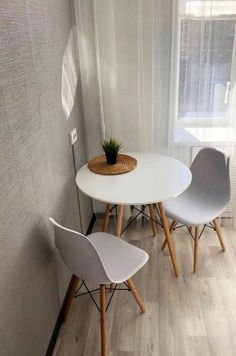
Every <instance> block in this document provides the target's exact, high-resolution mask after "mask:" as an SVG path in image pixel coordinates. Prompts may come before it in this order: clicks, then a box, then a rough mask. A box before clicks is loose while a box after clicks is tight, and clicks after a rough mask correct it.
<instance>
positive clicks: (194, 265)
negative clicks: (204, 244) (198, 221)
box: [193, 226, 199, 273]
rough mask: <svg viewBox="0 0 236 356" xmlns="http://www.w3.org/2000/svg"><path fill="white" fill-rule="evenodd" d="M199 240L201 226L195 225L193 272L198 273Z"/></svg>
mask: <svg viewBox="0 0 236 356" xmlns="http://www.w3.org/2000/svg"><path fill="white" fill-rule="evenodd" d="M198 242H199V226H195V233H194V259H193V273H196V272H197V268H198Z"/></svg>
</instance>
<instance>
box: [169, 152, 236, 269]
mask: <svg viewBox="0 0 236 356" xmlns="http://www.w3.org/2000/svg"><path fill="white" fill-rule="evenodd" d="M191 172H192V182H191V185H190V187H189V188H188V189H187V190H186V191H185V192H184V193H182V194H181V195H179V196H178V197H176V198H173V199H170V200H168V201H167V202H166V203H165V210H166V214H167V216H168V217H169V218H171V219H173V221H172V224H171V226H170V232H171V231H172V230H173V229H174V228H175V227H176V226H177V224H178V223H181V224H183V225H186V226H187V227H188V229H189V232H190V233H191V235H192V227H195V232H194V236H193V235H192V237H193V238H194V263H193V272H194V273H195V272H196V271H197V264H198V242H199V238H200V237H201V235H202V232H203V230H204V228H205V227H206V226H208V227H212V228H213V229H214V230H215V231H216V233H217V236H218V239H219V241H220V244H221V247H222V250H223V251H225V246H224V242H223V239H222V235H221V231H220V226H219V223H218V221H217V217H219V216H220V215H221V214H222V213H223V212H224V210H225V208H226V206H227V204H228V203H229V200H230V175H229V157H227V156H226V155H225V154H224V153H223V152H221V151H219V150H217V149H215V148H209V147H206V148H203V149H201V150H200V151H199V153H198V154H197V156H196V157H195V159H194V161H193V163H192V165H191ZM200 225H204V226H203V229H202V231H201V232H200V230H199V226H200ZM165 245H166V241H164V244H163V246H162V249H164V247H165Z"/></svg>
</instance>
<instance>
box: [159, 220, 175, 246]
mask: <svg viewBox="0 0 236 356" xmlns="http://www.w3.org/2000/svg"><path fill="white" fill-rule="evenodd" d="M176 224H177V222H176V221H175V220H173V221H172V223H171V225H170V228H169V231H170V234H171V233H172V231H173V229H174V227H175V225H176ZM166 243H167V241H166V239H165V241H164V242H163V245H162V247H161V249H162V250H164V248H165V247H166Z"/></svg>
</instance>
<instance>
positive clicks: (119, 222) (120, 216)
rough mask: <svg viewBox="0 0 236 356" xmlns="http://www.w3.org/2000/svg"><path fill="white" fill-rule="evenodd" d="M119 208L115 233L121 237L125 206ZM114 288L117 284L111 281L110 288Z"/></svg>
mask: <svg viewBox="0 0 236 356" xmlns="http://www.w3.org/2000/svg"><path fill="white" fill-rule="evenodd" d="M117 209H118V216H117V222H116V229H115V235H116V236H117V237H120V235H121V230H122V221H123V212H124V206H123V205H118V207H117ZM114 288H115V284H113V283H111V284H110V290H111V291H112V290H113V289H114Z"/></svg>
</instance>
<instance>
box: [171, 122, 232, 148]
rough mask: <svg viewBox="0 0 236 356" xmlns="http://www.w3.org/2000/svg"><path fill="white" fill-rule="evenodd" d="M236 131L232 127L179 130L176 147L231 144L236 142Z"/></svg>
mask: <svg viewBox="0 0 236 356" xmlns="http://www.w3.org/2000/svg"><path fill="white" fill-rule="evenodd" d="M235 138H236V130H235V129H234V128H232V127H201V128H179V129H176V130H175V136H174V144H175V145H181V146H182V145H184V146H185V145H186V146H191V145H197V144H201V145H210V144H214V143H217V144H222V145H224V144H228V145H229V144H231V143H234V142H235Z"/></svg>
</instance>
